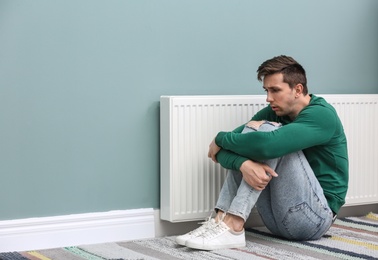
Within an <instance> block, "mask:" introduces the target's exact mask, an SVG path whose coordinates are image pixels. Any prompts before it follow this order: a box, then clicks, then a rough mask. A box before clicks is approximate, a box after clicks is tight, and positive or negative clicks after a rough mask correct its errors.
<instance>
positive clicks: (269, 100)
mask: <svg viewBox="0 0 378 260" xmlns="http://www.w3.org/2000/svg"><path fill="white" fill-rule="evenodd" d="M272 101H273V98H272V95H270V94H269V92H268V93H267V94H266V102H268V103H270V102H272Z"/></svg>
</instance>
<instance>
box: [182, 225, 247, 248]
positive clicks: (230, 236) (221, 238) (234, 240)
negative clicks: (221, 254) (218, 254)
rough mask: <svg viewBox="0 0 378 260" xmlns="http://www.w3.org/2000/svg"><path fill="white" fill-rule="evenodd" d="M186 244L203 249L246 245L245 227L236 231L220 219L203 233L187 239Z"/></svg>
mask: <svg viewBox="0 0 378 260" xmlns="http://www.w3.org/2000/svg"><path fill="white" fill-rule="evenodd" d="M185 245H186V246H187V247H190V248H194V249H201V250H216V249H225V248H239V247H245V245H246V243H245V233H244V229H243V231H240V232H234V231H232V230H231V229H230V228H229V227H228V226H227V225H226V224H225V223H224V222H223V221H220V222H219V223H217V224H216V225H215V226H214V227H213V228H211V229H207V230H206V231H205V232H203V233H202V234H201V235H199V236H197V237H194V238H192V239H189V240H187V241H186V243H185Z"/></svg>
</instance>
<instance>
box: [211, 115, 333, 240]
mask: <svg viewBox="0 0 378 260" xmlns="http://www.w3.org/2000/svg"><path fill="white" fill-rule="evenodd" d="M277 127H279V126H275V125H273V124H271V123H269V122H265V123H264V124H262V125H261V126H260V128H259V129H258V130H256V129H252V128H249V127H245V128H244V130H243V133H246V132H250V131H274V130H275V129H277ZM293 141H295V140H293ZM262 163H265V164H267V165H268V166H270V167H271V168H272V169H274V170H275V171H276V172H277V174H278V177H274V178H272V180H271V181H270V182H269V184H268V185H267V186H266V188H265V189H264V190H263V191H258V190H255V189H254V188H252V187H251V186H250V185H249V184H248V183H246V182H245V181H244V179H243V176H242V174H241V172H240V171H235V170H229V171H228V174H227V177H226V180H225V182H224V184H223V186H222V189H221V191H220V194H219V198H218V202H217V204H216V206H215V209H216V211H218V210H221V211H223V212H226V213H228V214H232V215H235V216H239V217H241V218H243V219H244V221H246V220H247V218H248V216H249V214H250V212H251V210H252V208H253V207H254V206H255V205H256V208H257V211H258V212H259V214H260V216H261V219H262V220H263V222H264V224H265V226H266V227H267V228H268V229H269V230H270V231H271V232H272V233H273V234H275V235H278V236H281V237H284V238H287V239H291V240H314V239H319V238H320V237H321V236H322V235H324V234H325V233H326V232H327V231H328V229H329V228H330V226H331V225H332V219H333V213H332V211H331V209H330V208H329V206H328V204H327V200H326V198H325V196H324V194H323V189H322V187H321V186H320V184H319V182H318V180H317V179H316V177H315V174H314V172H313V171H312V169H311V167H310V165H309V163H308V162H307V159H306V157H305V155H304V154H303V152H302V151H299V152H294V153H291V154H288V155H285V156H283V157H280V158H276V159H270V160H266V161H263V162H262Z"/></svg>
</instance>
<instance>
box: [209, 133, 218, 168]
mask: <svg viewBox="0 0 378 260" xmlns="http://www.w3.org/2000/svg"><path fill="white" fill-rule="evenodd" d="M220 149H221V148H220V147H219V146H218V145H217V144H216V143H215V138H214V139H213V141H212V142H211V143H210V145H209V152H208V153H207V157H209V158H211V160H213V162H216V163H217V162H218V161H217V157H216V155H217V153H218V152H219V151H220Z"/></svg>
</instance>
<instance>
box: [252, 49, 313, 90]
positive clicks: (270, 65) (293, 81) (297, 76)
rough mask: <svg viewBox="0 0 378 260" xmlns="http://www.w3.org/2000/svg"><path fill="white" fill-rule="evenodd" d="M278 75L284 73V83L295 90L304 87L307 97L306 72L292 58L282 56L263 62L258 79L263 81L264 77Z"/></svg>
mask: <svg viewBox="0 0 378 260" xmlns="http://www.w3.org/2000/svg"><path fill="white" fill-rule="evenodd" d="M276 73H282V75H283V82H285V83H287V84H289V86H290V88H294V87H295V86H296V85H297V84H302V85H303V94H304V95H307V93H308V89H307V78H306V71H305V70H304V68H303V67H302V65H300V64H299V63H298V62H297V61H296V60H294V59H293V58H292V57H289V56H285V55H281V56H277V57H274V58H272V59H270V60H267V61H265V62H263V63H262V64H261V65H260V66H259V68H258V69H257V79H258V80H259V81H262V80H263V79H264V77H266V76H268V75H272V74H276Z"/></svg>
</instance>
